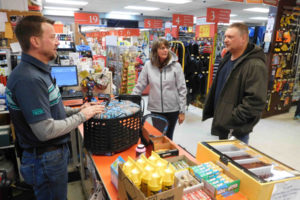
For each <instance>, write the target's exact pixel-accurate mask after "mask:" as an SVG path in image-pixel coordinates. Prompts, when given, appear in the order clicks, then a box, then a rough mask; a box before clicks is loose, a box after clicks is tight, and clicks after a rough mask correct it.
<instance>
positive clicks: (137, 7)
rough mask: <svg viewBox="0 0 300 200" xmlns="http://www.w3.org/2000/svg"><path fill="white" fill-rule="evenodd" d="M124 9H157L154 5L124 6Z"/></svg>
mask: <svg viewBox="0 0 300 200" xmlns="http://www.w3.org/2000/svg"><path fill="white" fill-rule="evenodd" d="M124 8H125V9H132V10H147V11H154V10H159V8H156V7H146V6H125V7H124Z"/></svg>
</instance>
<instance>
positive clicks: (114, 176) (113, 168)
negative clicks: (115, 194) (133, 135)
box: [110, 156, 125, 190]
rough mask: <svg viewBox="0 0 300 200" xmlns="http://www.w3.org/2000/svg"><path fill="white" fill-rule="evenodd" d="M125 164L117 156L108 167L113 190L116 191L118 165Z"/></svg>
mask: <svg viewBox="0 0 300 200" xmlns="http://www.w3.org/2000/svg"><path fill="white" fill-rule="evenodd" d="M123 163H125V160H124V159H123V158H122V157H121V156H119V157H118V158H117V159H116V160H115V161H114V162H113V163H112V164H111V165H110V177H111V182H112V183H113V185H114V186H115V188H116V189H117V190H118V168H119V164H123Z"/></svg>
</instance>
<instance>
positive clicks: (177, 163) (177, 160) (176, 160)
mask: <svg viewBox="0 0 300 200" xmlns="http://www.w3.org/2000/svg"><path fill="white" fill-rule="evenodd" d="M165 160H167V161H169V162H170V163H171V164H172V165H173V166H174V167H175V169H176V170H177V171H178V170H184V169H187V168H189V167H190V166H195V165H198V164H197V163H196V162H193V161H191V160H190V159H188V157H186V156H185V155H180V156H176V157H171V158H165Z"/></svg>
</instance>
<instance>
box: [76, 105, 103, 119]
mask: <svg viewBox="0 0 300 200" xmlns="http://www.w3.org/2000/svg"><path fill="white" fill-rule="evenodd" d="M83 106H84V105H83ZM104 108H105V106H103V105H89V106H87V107H85V108H83V109H81V111H80V112H82V113H83V115H84V116H85V118H86V120H88V119H90V118H92V117H93V116H94V115H96V114H99V113H102V112H103V110H104Z"/></svg>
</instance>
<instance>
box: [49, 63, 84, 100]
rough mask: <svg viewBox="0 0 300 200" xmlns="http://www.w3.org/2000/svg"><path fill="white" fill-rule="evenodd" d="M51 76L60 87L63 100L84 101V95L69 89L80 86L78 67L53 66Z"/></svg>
mask: <svg viewBox="0 0 300 200" xmlns="http://www.w3.org/2000/svg"><path fill="white" fill-rule="evenodd" d="M51 76H52V79H53V80H54V82H55V84H56V85H57V86H58V87H59V89H60V93H61V96H62V99H63V100H72V99H82V98H83V93H82V92H81V91H76V90H74V89H69V90H68V87H69V88H70V87H74V86H78V73H77V66H76V65H69V66H61V65H55V66H51Z"/></svg>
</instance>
